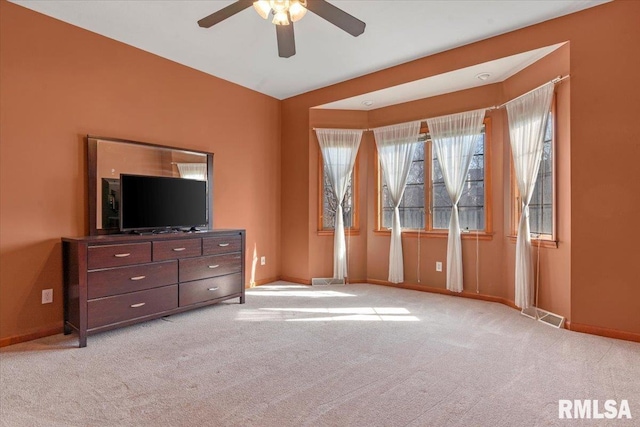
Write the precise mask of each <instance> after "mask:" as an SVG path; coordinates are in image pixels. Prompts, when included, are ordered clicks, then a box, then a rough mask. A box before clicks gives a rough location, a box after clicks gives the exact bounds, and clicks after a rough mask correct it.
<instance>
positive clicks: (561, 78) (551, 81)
mask: <svg viewBox="0 0 640 427" xmlns="http://www.w3.org/2000/svg"><path fill="white" fill-rule="evenodd" d="M569 77H570V75H569V74H567V75H566V76H562V77H560V76H558V77H556V78H555V79H553V80H550V81H548V82H547V83H544V84H541V85H540V86H538V87H536V88H533V89H531V90H530V91H528V92H526V93H523V94H522V95H520V96H517V97H515V98H513V99H511V100H509V101H507V102H505V103H504V104H500V105H493V106H491V107H486V108H484V110H487V111H491V110H498V109H500V108H504V106H505V105H507V104H508V103H510V102H513V101H515V100H516V99H520V98H522V97H523V96H525V95H528V94H530V93H531V92H533V91H536V90H538V89H540V88H541V87H542V86H544V85H546V84H549V83H554V84H556V83H560V82H561V81H563V80H565V79H568V78H569ZM478 110H482V108H478ZM426 121H427V119H426V118H425V119H418V120H410V121H408V122H403V123H394V124H392V125H386V126H397V125H404V124H407V123H413V122H426ZM386 126H379V127H378V128H381V127H386ZM378 128H376V129H378ZM316 129H325V128H313V130H314V131H315V130H316ZM345 130H362V131H364V132H367V131H372V130H373V128H367V129H345Z"/></svg>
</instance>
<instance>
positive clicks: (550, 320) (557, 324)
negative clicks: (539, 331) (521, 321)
mask: <svg viewBox="0 0 640 427" xmlns="http://www.w3.org/2000/svg"><path fill="white" fill-rule="evenodd" d="M520 313H521V314H522V315H523V316H527V317H530V318H531V319H535V320H537V321H539V322H542V323H544V324H546V325H549V326H553V327H554V328H562V327H563V326H564V317H563V316H560V315H558V314H555V313H551V312H550V311H547V310H543V309H541V308H535V307H529V308H525V309H523V310H522V311H521V312H520Z"/></svg>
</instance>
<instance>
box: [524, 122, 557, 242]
mask: <svg viewBox="0 0 640 427" xmlns="http://www.w3.org/2000/svg"><path fill="white" fill-rule="evenodd" d="M544 138H545V139H544V144H543V147H542V160H541V162H540V169H539V170H538V176H537V177H536V185H535V187H534V189H533V196H532V197H531V203H530V204H529V221H530V224H531V234H534V235H537V234H544V235H552V234H553V146H552V141H553V118H552V116H551V114H549V120H548V121H547V128H546V130H545V136H544Z"/></svg>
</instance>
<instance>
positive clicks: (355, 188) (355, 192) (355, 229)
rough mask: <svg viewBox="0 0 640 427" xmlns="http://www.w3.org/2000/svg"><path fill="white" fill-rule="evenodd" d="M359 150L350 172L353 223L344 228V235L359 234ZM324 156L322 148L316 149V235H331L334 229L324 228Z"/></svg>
mask: <svg viewBox="0 0 640 427" xmlns="http://www.w3.org/2000/svg"><path fill="white" fill-rule="evenodd" d="M359 165H360V150H358V154H357V155H356V161H355V163H354V165H353V172H352V174H351V197H352V198H353V224H352V226H351V227H346V226H345V228H344V233H345V235H353V236H357V235H359V234H360V200H359V199H360V197H359V193H360V192H359V185H358V178H359V175H360V173H359V169H360V166H359ZM323 196H324V158H323V156H322V150H320V149H318V215H317V217H318V230H317V231H318V235H319V236H333V235H334V233H335V229H333V228H324V224H323V222H324V221H323V218H324V197H323Z"/></svg>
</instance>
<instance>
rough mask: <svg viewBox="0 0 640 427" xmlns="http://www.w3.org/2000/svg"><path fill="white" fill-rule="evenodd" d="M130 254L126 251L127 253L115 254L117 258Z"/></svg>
mask: <svg viewBox="0 0 640 427" xmlns="http://www.w3.org/2000/svg"><path fill="white" fill-rule="evenodd" d="M129 255H131V254H130V253H126V254H115V255H114V257H116V258H126V257H128V256H129Z"/></svg>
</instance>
